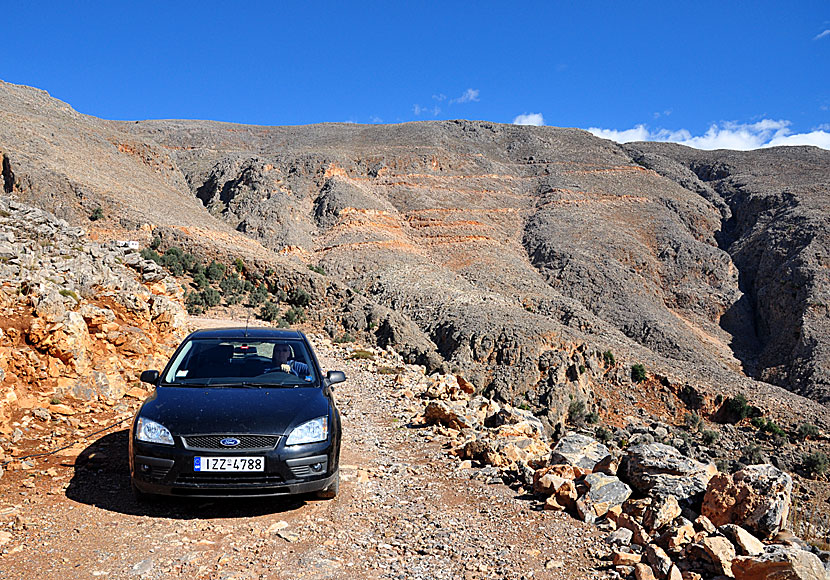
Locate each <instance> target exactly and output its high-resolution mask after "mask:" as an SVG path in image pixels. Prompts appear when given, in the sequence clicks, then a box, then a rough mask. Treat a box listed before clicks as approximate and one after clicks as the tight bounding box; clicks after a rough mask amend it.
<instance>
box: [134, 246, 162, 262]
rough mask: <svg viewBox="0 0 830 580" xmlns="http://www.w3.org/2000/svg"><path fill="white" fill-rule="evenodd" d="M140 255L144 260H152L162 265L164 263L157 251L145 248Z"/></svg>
mask: <svg viewBox="0 0 830 580" xmlns="http://www.w3.org/2000/svg"><path fill="white" fill-rule="evenodd" d="M138 255H139V256H141V258H142V259H143V260H152V261H154V262H155V263H156V264H161V262H162V258H161V255H159V254H158V253H157V252H156V251H155V250H152V249H150V248H144V249H143V250H141V251H140V252H138Z"/></svg>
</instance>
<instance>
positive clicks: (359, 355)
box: [349, 348, 375, 360]
mask: <svg viewBox="0 0 830 580" xmlns="http://www.w3.org/2000/svg"><path fill="white" fill-rule="evenodd" d="M349 359H352V360H375V355H374V354H372V353H371V352H370V351H368V350H364V349H362V348H357V349H355V350H353V351H352V353H351V354H350V355H349Z"/></svg>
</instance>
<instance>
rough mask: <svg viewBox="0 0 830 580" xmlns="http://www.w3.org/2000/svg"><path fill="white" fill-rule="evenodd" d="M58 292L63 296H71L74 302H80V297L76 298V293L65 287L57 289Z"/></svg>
mask: <svg viewBox="0 0 830 580" xmlns="http://www.w3.org/2000/svg"><path fill="white" fill-rule="evenodd" d="M58 294H60V295H61V296H63V297H65V298H72V299H73V300H74V301H75V302H80V301H81V299H80V298H78V295H77V294H75V293H74V292H73V291H72V290H67V289H66V288H61V289H60V290H58Z"/></svg>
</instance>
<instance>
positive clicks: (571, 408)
mask: <svg viewBox="0 0 830 580" xmlns="http://www.w3.org/2000/svg"><path fill="white" fill-rule="evenodd" d="M586 413H587V410H586V409H585V401H582V400H581V399H574V400H572V401H571V403H570V404H569V405H568V422H569V423H571V424H573V425H582V424H583V423H584V422H585V415H586Z"/></svg>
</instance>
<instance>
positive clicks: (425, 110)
mask: <svg viewBox="0 0 830 580" xmlns="http://www.w3.org/2000/svg"><path fill="white" fill-rule="evenodd" d="M412 112H413V113H415V116H416V117H420V116H421V115H432V116H433V117H437V116H438V113H440V112H441V107H439V106H438V105H436V106H434V107H432V108H429V107H422V106H421V105H413V106H412Z"/></svg>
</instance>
